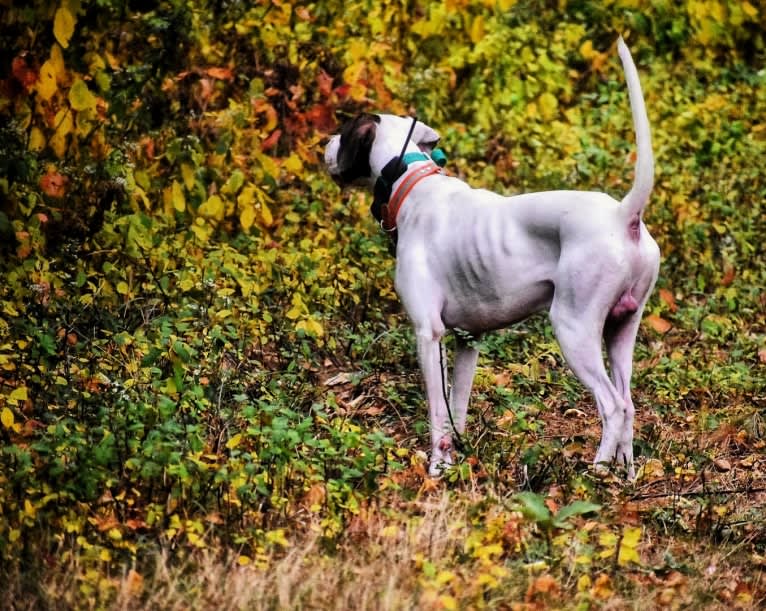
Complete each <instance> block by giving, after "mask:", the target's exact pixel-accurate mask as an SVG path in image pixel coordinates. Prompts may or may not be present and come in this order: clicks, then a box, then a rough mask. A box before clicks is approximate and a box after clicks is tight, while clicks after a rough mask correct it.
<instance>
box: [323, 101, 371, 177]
mask: <svg viewBox="0 0 766 611" xmlns="http://www.w3.org/2000/svg"><path fill="white" fill-rule="evenodd" d="M378 123H380V117H379V116H378V115H373V114H367V113H363V114H360V115H357V116H356V117H354V118H353V119H352V120H351V121H350V122H348V123H346V124H345V125H344V126H343V128H342V129H341V132H340V146H339V147H338V157H337V170H338V171H337V173H336V174H334V176H333V178H334V179H336V180H337V182H339V183H340V184H341V185H344V186H345V185H351V184H354V183H355V182H357V181H358V180H359V179H363V178H370V177H371V176H372V169H371V168H370V151H371V150H372V143H373V142H375V133H376V130H377V127H378Z"/></svg>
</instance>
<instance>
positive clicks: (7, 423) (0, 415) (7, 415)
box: [0, 407, 14, 429]
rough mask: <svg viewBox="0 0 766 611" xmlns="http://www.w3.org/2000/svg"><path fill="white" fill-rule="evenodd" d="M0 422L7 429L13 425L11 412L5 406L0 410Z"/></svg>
mask: <svg viewBox="0 0 766 611" xmlns="http://www.w3.org/2000/svg"><path fill="white" fill-rule="evenodd" d="M0 422H2V423H3V426H4V427H5V428H7V429H9V428H11V427H12V426H13V422H14V417H13V412H12V411H11V410H10V409H8V408H7V407H4V408H3V411H2V412H0Z"/></svg>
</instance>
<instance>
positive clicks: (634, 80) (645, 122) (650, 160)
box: [617, 36, 654, 231]
mask: <svg viewBox="0 0 766 611" xmlns="http://www.w3.org/2000/svg"><path fill="white" fill-rule="evenodd" d="M617 51H618V52H619V54H620V59H621V60H622V67H623V70H625V80H626V81H627V83H628V97H629V98H630V109H631V112H632V113H633V129H634V130H635V132H636V148H637V149H638V152H637V156H636V173H635V178H634V179H633V186H632V187H631V189H630V191H629V192H628V194H627V195H626V196H625V199H623V200H622V206H621V207H620V209H621V211H622V212H623V213H624V214H625V216H626V218H627V219H629V220H630V223H631V227H632V228H633V225H634V224H635V230H636V231H637V230H638V224H639V223H638V221H639V220H640V219H641V214H642V213H643V211H644V207H645V206H646V204H647V202H648V201H649V195H650V194H651V192H652V187H653V186H654V155H653V154H652V135H651V133H650V131H649V118H648V117H647V116H646V105H645V104H644V96H643V94H642V93H641V82H640V81H639V80H638V70H636V64H635V63H633V58H632V57H631V55H630V51H629V50H628V47H627V45H626V44H625V41H624V40H623V39H622V36H620V38H619V40H618V41H617Z"/></svg>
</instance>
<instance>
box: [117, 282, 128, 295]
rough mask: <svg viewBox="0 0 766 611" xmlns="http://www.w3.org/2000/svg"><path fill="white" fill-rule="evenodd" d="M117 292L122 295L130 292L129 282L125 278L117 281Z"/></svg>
mask: <svg viewBox="0 0 766 611" xmlns="http://www.w3.org/2000/svg"><path fill="white" fill-rule="evenodd" d="M117 292H118V293H119V294H120V295H127V294H128V293H129V292H130V287H129V286H128V283H127V282H125V281H124V280H121V281H120V282H118V283H117Z"/></svg>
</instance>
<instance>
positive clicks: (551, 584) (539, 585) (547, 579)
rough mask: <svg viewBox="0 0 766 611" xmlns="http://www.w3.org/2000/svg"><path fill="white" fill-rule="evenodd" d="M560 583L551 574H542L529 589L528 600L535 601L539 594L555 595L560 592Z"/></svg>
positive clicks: (529, 601)
mask: <svg viewBox="0 0 766 611" xmlns="http://www.w3.org/2000/svg"><path fill="white" fill-rule="evenodd" d="M558 590H559V584H558V582H557V581H556V580H555V579H554V578H553V577H552V576H551V575H540V577H538V578H537V579H535V580H534V581H533V582H532V583H531V584H530V585H529V588H528V589H527V596H526V601H527V602H528V603H532V602H535V598H536V597H537V595H538V594H544V595H545V594H547V595H553V596H555V595H556V594H558Z"/></svg>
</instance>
